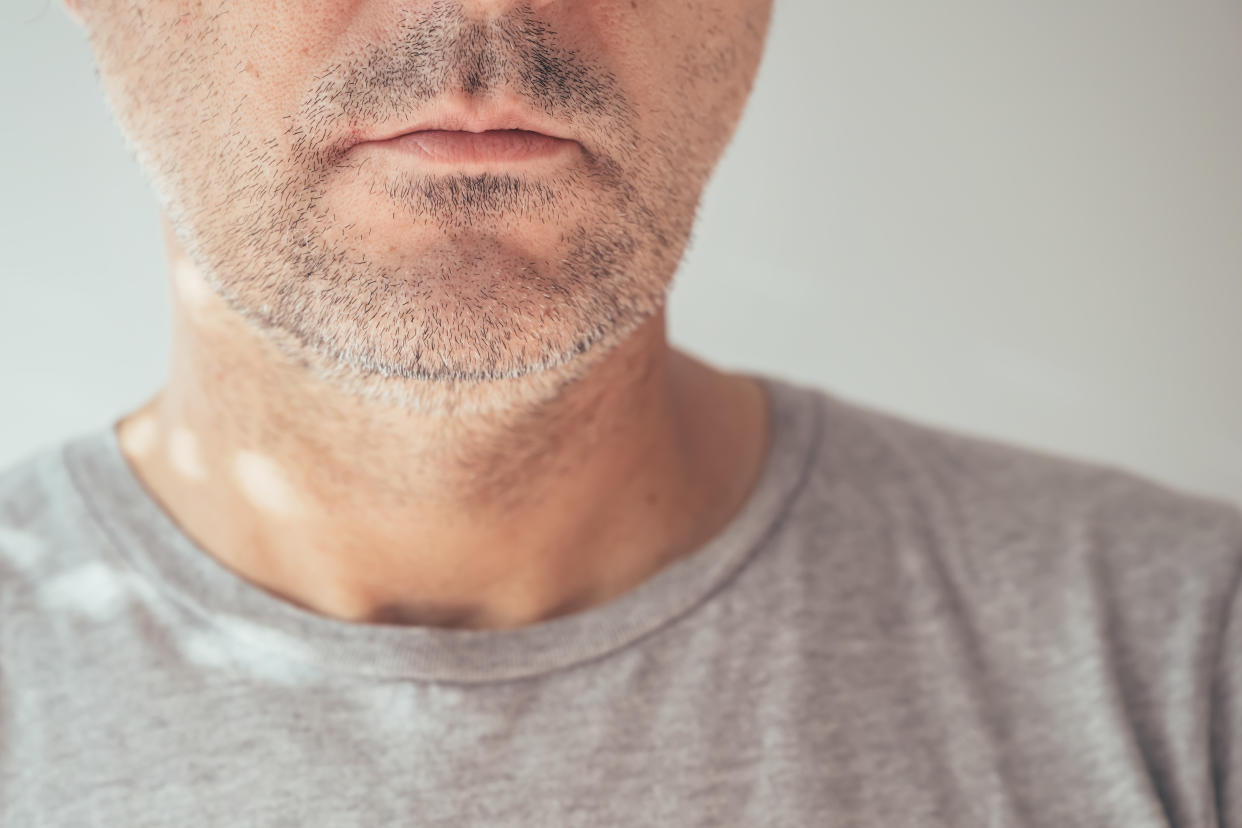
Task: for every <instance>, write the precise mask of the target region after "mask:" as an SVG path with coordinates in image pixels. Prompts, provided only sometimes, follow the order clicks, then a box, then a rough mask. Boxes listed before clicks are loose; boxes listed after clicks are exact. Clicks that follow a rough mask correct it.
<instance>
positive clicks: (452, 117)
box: [352, 105, 581, 165]
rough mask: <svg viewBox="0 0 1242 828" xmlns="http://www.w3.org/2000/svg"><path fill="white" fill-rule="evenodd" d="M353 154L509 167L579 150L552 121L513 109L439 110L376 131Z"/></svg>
mask: <svg viewBox="0 0 1242 828" xmlns="http://www.w3.org/2000/svg"><path fill="white" fill-rule="evenodd" d="M368 132H369V134H367V133H363V134H360V135H359V138H360V140H359V141H358V142H357V143H356V144H355V145H354V147H352V149H379V150H388V151H394V152H397V153H399V154H401V155H406V156H412V157H414V158H416V159H417V160H418V161H419V162H420V163H432V164H441V165H442V164H451V165H461V164H475V165H478V164H484V165H488V164H512V163H517V162H533V161H537V160H540V159H553V158H556V157H558V156H562V155H565V154H567V153H568V152H570V151H572V150H578V149H581V145H580V144H579V143H578V142H577V141H576V140H575V139H574V138H573V137H571V136H570V135H569V134H568V133H567V131H566V130H565V129H564V128H563V127H562V126H561V125H558V124H556V123H555V122H553V121H550V120H547V119H544V118H541V117H540V116H538V115H536V114H534V113H529V112H527V111H525V110H522V109H520V108H518V107H516V106H512V105H509V106H491V107H487V108H482V109H479V108H473V109H472V108H468V107H465V106H460V105H450V106H445V107H442V108H441V109H440V110H439V111H437V112H434V113H430V114H428V115H427V116H426V117H424V118H423V119H421V120H418V121H414V122H412V123H411V122H405V123H400V124H388V125H379V126H376V127H375V128H374V129H373V130H370V131H368Z"/></svg>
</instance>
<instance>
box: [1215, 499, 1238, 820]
mask: <svg viewBox="0 0 1242 828" xmlns="http://www.w3.org/2000/svg"><path fill="white" fill-rule="evenodd" d="M1239 516H1240V518H1242V511H1240V512H1239ZM1239 526H1240V527H1242V520H1240V522H1239ZM1239 537H1242V529H1240V531H1239ZM1236 546H1237V549H1236V551H1237V562H1238V564H1239V565H1237V566H1235V567H1234V574H1233V577H1232V578H1231V579H1230V585H1229V600H1228V603H1227V605H1226V608H1225V614H1224V628H1223V632H1222V634H1221V638H1220V651H1219V653H1218V660H1217V663H1216V672H1215V675H1214V677H1213V683H1212V722H1211V724H1212V727H1211V730H1212V734H1211V751H1212V776H1213V783H1214V789H1215V791H1216V812H1217V814H1218V819H1219V824H1220V826H1221V828H1242V594H1240V593H1242V540H1239V541H1238V543H1237V544H1236Z"/></svg>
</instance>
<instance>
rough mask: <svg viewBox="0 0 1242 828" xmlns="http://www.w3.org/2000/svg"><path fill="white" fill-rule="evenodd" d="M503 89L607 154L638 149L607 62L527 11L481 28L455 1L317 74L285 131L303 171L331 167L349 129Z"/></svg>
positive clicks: (522, 8) (406, 21)
mask: <svg viewBox="0 0 1242 828" xmlns="http://www.w3.org/2000/svg"><path fill="white" fill-rule="evenodd" d="M498 92H506V93H509V94H510V95H512V96H513V97H514V98H515V99H516V100H517V101H519V102H520V103H521V104H522V105H523V106H527V107H529V108H531V109H532V110H538V111H542V112H543V113H545V114H546V115H547V116H549V117H550V118H552V119H554V120H557V121H561V122H563V123H566V124H572V125H573V126H574V128H575V129H576V130H578V131H580V132H582V133H584V134H588V135H591V136H593V137H596V138H597V139H598V141H599V144H600V148H601V149H602V150H603V151H605V152H606V153H607V154H609V155H624V154H625V153H626V149H627V147H628V148H630V150H631V151H632V150H633V147H634V145H635V142H634V127H633V124H634V121H635V113H634V110H633V107H632V106H631V105H630V103H629V101H628V100H627V98H626V96H625V95H624V93H623V91H622V89H621V87H620V84H619V83H618V81H617V79H616V77H615V76H614V75H613V74H612V73H611V72H610V71H609V70H608V68H607V67H606V66H603V65H600V64H599V63H598V62H597V61H593V60H590V59H588V58H585V57H583V56H582V55H581V54H580V53H579V52H577V51H575V50H574V49H572V48H570V47H569V46H567V45H566V44H564V43H563V42H562V40H561V37H560V35H559V34H558V33H557V32H556V30H555V29H553V28H552V26H551V25H550V24H549V23H548V22H547V21H545V20H542V19H540V18H539V17H538V16H537V15H536V13H535V12H534V10H533V9H532V8H531V7H530V6H529V5H519V6H516V7H514V8H513V9H511V10H510V11H509V12H507V13H506V14H504V15H502V16H499V17H496V18H494V19H491V20H488V21H485V22H484V21H478V20H475V19H472V18H470V17H469V16H468V15H466V14H465V12H464V11H463V10H462V8H461V6H460V5H459V4H458V3H455V2H449V0H436V2H434V3H432V4H431V5H430V6H425V7H422V8H419V9H411V10H409V11H407V13H406V16H405V17H404V18H403V19H402V20H401V22H400V24H399V25H398V26H397V27H396V29H395V32H394V37H393V38H392V39H391V40H390V41H387V42H384V43H370V44H367V45H366V46H365V47H362V48H360V49H359V50H357V51H356V52H354V53H352V54H350V55H349V56H348V57H347V58H346V59H345V60H343V61H342V62H337V63H334V64H332V65H331V66H328V67H327V68H325V69H324V70H323V71H321V72H320V73H318V75H317V76H316V77H315V78H314V79H313V80H312V82H311V86H310V89H309V90H308V92H307V93H306V94H305V95H304V96H303V98H302V101H301V104H300V106H299V108H298V112H297V114H296V115H294V116H291V118H290V119H289V120H290V121H291V123H290V125H289V128H288V134H289V136H290V138H291V144H292V146H293V151H294V154H295V156H296V157H298V158H299V159H300V160H301V161H302V163H303V164H304V165H305V166H307V167H310V168H312V169H320V170H326V169H329V168H331V167H332V166H335V165H336V163H337V162H338V161H339V160H340V158H341V156H342V155H343V154H344V153H345V152H346V151H347V150H348V148H349V145H350V143H351V130H354V129H356V128H358V127H360V126H363V127H364V126H367V125H372V124H377V123H383V122H388V121H392V120H403V119H407V120H410V121H413V120H415V119H416V118H417V117H418V116H419V115H420V114H421V113H425V112H426V111H427V110H428V108H430V107H431V106H433V105H434V104H435V102H436V101H437V100H441V99H443V98H444V97H445V96H447V95H450V94H460V95H464V96H466V97H467V98H475V97H489V96H492V95H494V94H497V93H498Z"/></svg>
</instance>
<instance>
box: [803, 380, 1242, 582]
mask: <svg viewBox="0 0 1242 828" xmlns="http://www.w3.org/2000/svg"><path fill="white" fill-rule="evenodd" d="M824 397H825V399H824V401H823V402H824V411H825V423H824V429H825V434H824V440H823V444H824V445H823V448H822V450H821V452H820V457H819V458H818V461H817V464H816V465H817V469H816V474H817V475H818V476H819V477H820V478H822V479H830V480H835V481H836V482H837V490H838V491H843V490H846V489H854V488H856V489H857V491H858V492H859V494H858V495H857V497H858V500H859V501H861V500H863V499H866V500H868V501H870V502H871V503H877V502H878V503H879V504H881V506H880V507H879V509H880V512H881V513H882V519H885V520H888V521H890V522H892V521H898V522H902V523H905V524H908V525H916V526H917V528H918V529H920V530H923V532H924V534H925V536H926V537H928V538H929V542H932V543H933V544H934V546H935V547H936V548H937V549H938V550H940V551H942V552H943V553H944V554H945V555H946V556H950V555H951V556H956V557H958V558H959V559H961V564H962V566H963V567H964V568H969V569H971V570H973V571H985V570H987V569H989V568H1001V569H1006V568H1007V571H1010V572H1014V573H1018V574H1021V573H1026V572H1033V571H1035V570H1037V569H1038V570H1039V571H1041V572H1047V571H1049V570H1053V571H1057V570H1059V571H1061V574H1062V575H1066V574H1068V572H1069V571H1071V570H1072V571H1078V570H1079V569H1080V568H1085V571H1086V572H1087V573H1091V574H1093V575H1094V576H1095V577H1099V578H1100V579H1102V580H1108V581H1128V582H1129V584H1128V588H1130V589H1141V590H1142V591H1143V592H1147V591H1148V590H1158V589H1163V590H1164V592H1165V594H1169V591H1170V589H1171V588H1176V586H1177V584H1178V583H1183V582H1185V581H1191V580H1193V581H1198V582H1201V583H1203V584H1204V585H1205V586H1204V589H1210V588H1211V587H1212V586H1213V585H1214V584H1213V583H1210V582H1212V581H1214V579H1218V578H1229V577H1231V576H1232V575H1233V574H1234V573H1237V572H1239V571H1240V570H1242V504H1239V503H1235V502H1232V501H1229V500H1225V499H1223V498H1219V497H1213V496H1208V495H1204V494H1201V493H1197V492H1192V491H1189V490H1186V489H1182V488H1179V487H1177V486H1174V485H1170V484H1168V483H1164V482H1161V481H1158V480H1156V479H1154V478H1152V477H1150V476H1147V475H1144V474H1141V473H1138V472H1135V471H1133V470H1130V469H1127V468H1124V467H1122V466H1119V465H1115V464H1110V463H1104V462H1098V461H1093V460H1088V459H1085V458H1080V457H1074V456H1069V455H1066V454H1061V453H1057V452H1052V451H1046V450H1041V449H1037V448H1034V447H1031V446H1024V445H1019V444H1015V443H1010V442H1005V441H1003V440H998V439H994V438H990V437H985V436H982V435H978V434H971V433H968V432H965V431H962V430H955V429H951V428H945V427H941V426H935V425H931V424H929V423H926V422H921V421H918V420H917V419H914V418H910V417H905V416H901V415H898V414H894V413H892V412H886V411H881V410H879V409H876V408H873V407H869V406H865V405H862V404H859V403H857V402H853V401H850V400H846V399H844V398H841V397H839V396H835V395H828V394H825V395H824ZM842 484H849V485H848V486H843V485H842ZM824 496H828V495H827V491H826V490H825V491H822V492H821V497H824ZM1080 574H1082V573H1080ZM998 577H999V576H998Z"/></svg>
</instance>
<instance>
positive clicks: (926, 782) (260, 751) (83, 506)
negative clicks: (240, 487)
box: [0, 377, 1242, 828]
mask: <svg viewBox="0 0 1242 828" xmlns="http://www.w3.org/2000/svg"><path fill="white" fill-rule="evenodd" d="M761 379H763V380H764V381H765V383H766V384H767V387H768V390H769V393H770V394H771V399H772V401H773V404H774V412H775V417H774V420H773V429H774V430H773V444H772V445H773V450H772V452H771V453H770V455H769V457H768V459H767V461H766V465H765V467H764V469H763V472H762V475H761V478H760V480H759V482H758V484H757V487H756V488H755V489H754V491H753V492H752V494H751V496H750V498H749V500H748V501H747V502H746V504H745V506H744V507H743V509H742V510H741V511H740V512H739V513H738V514H737V515H736V516H735V517H734V519H733V520H732V522H731V523H729V524H728V526H727V527H726V528H725V529H724V530H723V531H721V532H720V533H719V534H718V535H717V536H716V537H715V538H714V539H713V540H712V541H711V542H709V543H707V544H706V545H704V546H702V547H701V548H700V549H698V550H697V551H695V552H694V553H693V554H691V555H689V556H688V557H684V558H681V559H679V560H677V561H675V562H674V563H672V564H670V565H668V566H666V567H665V568H664V569H662V570H660V571H658V572H657V573H656V574H655V575H654V576H652V577H650V578H649V579H648V580H647V581H645V582H643V583H642V584H641V585H639V586H638V587H636V588H635V589H633V590H631V591H630V592H628V593H626V594H624V595H622V596H620V597H618V598H616V599H614V600H612V601H611V602H609V603H607V604H604V605H600V606H597V607H593V608H589V609H587V610H584V611H581V612H578V613H575V614H572V615H566V616H562V617H559V618H554V619H551V620H548V621H546V622H542V623H538V624H533V625H530V626H528V627H524V628H518V629H511V630H488V631H480V630H453V629H436V628H427V627H409V626H397V625H391V626H390V625H371V624H362V623H351V622H345V621H340V620H336V619H331V618H328V617H326V616H321V615H317V614H315V613H313V612H310V611H307V610H304V609H301V608H299V607H297V606H294V605H293V604H290V603H288V602H286V601H284V600H281V599H279V598H278V597H276V596H274V595H273V594H271V593H269V592H267V591H265V590H263V589H262V588H260V587H258V586H257V585H254V584H251V583H250V582H248V581H246V580H245V579H243V578H242V577H240V576H239V575H237V574H236V573H234V572H233V571H232V570H230V569H227V568H226V567H225V566H223V565H222V564H221V563H219V562H217V561H216V560H215V559H214V558H212V557H210V556H209V555H208V554H206V553H205V552H204V551H203V550H202V549H200V548H199V547H198V546H196V544H195V543H194V542H193V541H192V540H191V539H190V538H188V537H187V536H186V535H185V534H184V533H183V532H182V531H181V530H180V529H179V528H178V526H177V525H176V523H175V522H174V521H173V520H172V519H171V517H170V516H169V515H168V514H167V513H165V512H164V511H162V510H161V508H160V506H159V505H158V502H157V501H156V500H154V499H153V498H152V496H151V495H150V494H149V493H148V492H147V491H146V490H145V489H144V487H143V485H142V483H141V482H140V480H139V479H138V478H137V477H135V476H134V475H133V473H132V471H131V470H130V467H129V466H128V464H127V462H126V461H125V459H124V456H123V455H122V454H121V453H120V450H119V448H118V446H117V443H116V439H115V434H114V432H113V431H112V428H111V427H107V428H101V429H99V430H96V431H94V432H91V433H85V434H82V435H78V436H76V437H73V438H71V439H68V440H66V441H64V442H63V443H62V444H60V445H57V446H54V447H50V448H45V449H41V450H39V451H35V452H32V453H31V454H30V455H29V456H28V458H27V459H25V460H23V461H22V462H20V463H17V464H15V465H13V466H11V467H10V468H9V469H8V470H7V471H6V472H4V473H3V475H0V590H2V591H0V825H3V826H6V828H10V827H13V828H16V827H17V826H109V827H111V826H117V828H143V827H144V826H178V828H191V827H192V826H208V825H210V826H229V828H244V827H245V826H299V828H303V827H304V826H390V825H403V826H404V825H409V826H531V827H532V828H535V827H537V828H551V827H552V826H558V827H559V826H591V828H600V827H601V826H608V827H609V828H614V827H622V828H624V827H625V826H644V828H650V826H677V828H694V826H799V827H800V828H802V827H803V826H876V828H897V826H920V828H935V826H953V828H962V826H1049V827H1050V828H1053V827H1054V826H1055V828H1067V827H1068V826H1125V828H1148V827H1149V826H1167V825H1175V826H1184V828H1191V826H1194V828H1204V826H1216V825H1227V826H1235V827H1236V826H1242V615H1240V613H1239V611H1238V610H1236V609H1235V610H1234V611H1233V612H1232V615H1231V613H1230V608H1231V603H1232V602H1233V601H1234V600H1235V598H1236V596H1237V594H1238V583H1239V575H1240V574H1242V510H1240V509H1239V508H1238V507H1237V506H1236V505H1232V504H1230V503H1227V502H1225V501H1221V500H1216V499H1208V498H1205V497H1201V496H1197V495H1191V494H1189V493H1187V492H1184V491H1179V490H1174V489H1171V488H1168V487H1166V486H1164V485H1161V484H1157V483H1156V482H1154V481H1151V480H1148V479H1146V478H1142V477H1139V476H1137V475H1135V474H1132V473H1130V472H1127V471H1124V470H1122V469H1120V468H1116V467H1108V466H1104V465H1099V464H1091V463H1087V462H1085V461H1081V460H1076V459H1071V458H1066V457H1060V456H1054V455H1050V454H1047V453H1043V452H1039V451H1036V450H1034V449H1028V448H1020V447H1017V446H1013V445H1005V444H1002V443H999V442H995V441H992V440H988V439H985V438H982V437H979V436H969V435H965V434H960V433H954V432H950V431H948V430H945V429H940V428H934V427H932V426H930V425H927V424H921V423H918V422H915V421H912V420H907V419H901V418H898V417H897V416H895V415H893V414H888V413H884V412H881V411H878V410H875V409H872V408H868V407H864V406H863V405H861V404H860V403H857V402H852V401H847V400H846V399H844V398H842V397H840V396H836V395H832V394H829V393H828V392H826V391H823V390H820V389H816V388H813V387H809V386H804V385H800V384H795V383H794V382H793V381H791V380H784V379H778V378H775V377H761ZM584 554H589V552H584ZM1231 618H1232V621H1230V619H1231Z"/></svg>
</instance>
